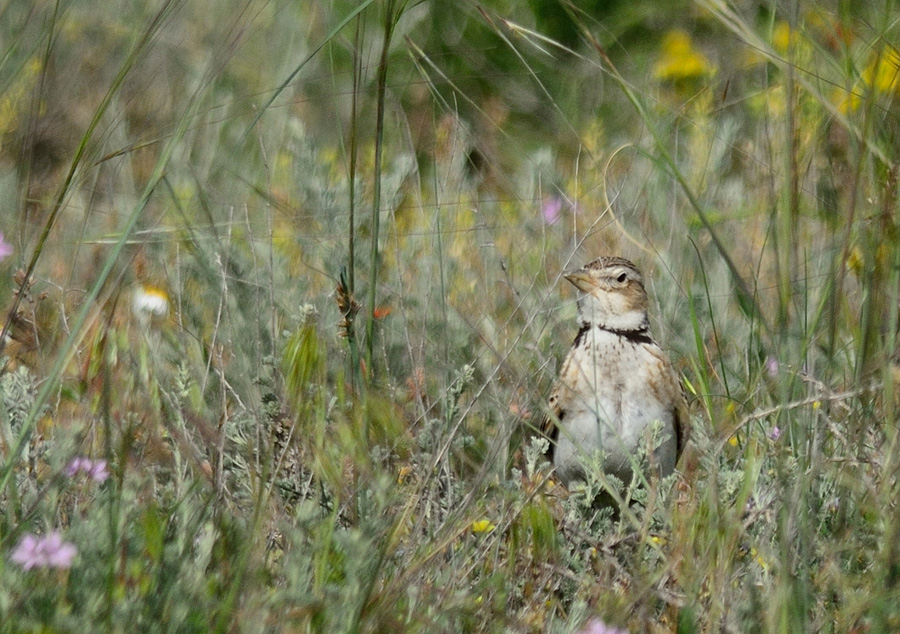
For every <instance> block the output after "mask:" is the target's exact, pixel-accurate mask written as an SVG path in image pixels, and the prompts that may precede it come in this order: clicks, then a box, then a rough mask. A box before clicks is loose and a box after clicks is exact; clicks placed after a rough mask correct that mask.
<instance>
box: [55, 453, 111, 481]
mask: <svg viewBox="0 0 900 634" xmlns="http://www.w3.org/2000/svg"><path fill="white" fill-rule="evenodd" d="M82 472H83V473H86V474H87V475H88V477H90V479H91V480H93V481H94V482H103V481H104V480H106V479H107V478H108V477H109V469H108V468H107V463H106V460H91V459H90V458H73V459H72V460H71V461H70V462H69V464H68V466H66V470H65V474H66V475H67V476H69V477H70V478H72V477H74V476H76V475H78V474H79V473H82Z"/></svg>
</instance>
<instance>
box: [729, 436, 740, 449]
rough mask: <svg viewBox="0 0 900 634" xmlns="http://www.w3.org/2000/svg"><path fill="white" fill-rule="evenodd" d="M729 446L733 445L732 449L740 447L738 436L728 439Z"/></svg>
mask: <svg viewBox="0 0 900 634" xmlns="http://www.w3.org/2000/svg"><path fill="white" fill-rule="evenodd" d="M728 444H729V445H731V446H732V447H737V446H738V439H737V435H734V436H732V437H731V438H729V439H728Z"/></svg>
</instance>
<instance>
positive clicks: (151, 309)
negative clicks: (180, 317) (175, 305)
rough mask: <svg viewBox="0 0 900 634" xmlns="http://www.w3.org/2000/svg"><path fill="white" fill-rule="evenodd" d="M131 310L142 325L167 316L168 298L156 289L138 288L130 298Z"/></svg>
mask: <svg viewBox="0 0 900 634" xmlns="http://www.w3.org/2000/svg"><path fill="white" fill-rule="evenodd" d="M131 310H132V311H134V314H135V316H136V317H137V318H138V321H140V322H141V323H142V324H146V323H147V322H148V321H150V320H152V319H162V318H163V317H165V316H166V315H168V314H169V297H168V296H167V295H166V294H165V293H164V292H163V291H161V290H159V289H158V288H153V287H152V286H139V287H138V288H137V289H135V291H134V295H133V296H132V298H131Z"/></svg>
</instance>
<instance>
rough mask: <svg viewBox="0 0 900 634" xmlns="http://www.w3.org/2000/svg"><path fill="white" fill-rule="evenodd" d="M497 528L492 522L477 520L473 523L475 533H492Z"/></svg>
mask: <svg viewBox="0 0 900 634" xmlns="http://www.w3.org/2000/svg"><path fill="white" fill-rule="evenodd" d="M495 528H497V527H496V526H494V524H493V523H492V522H491V520H477V521H475V522H472V532H473V533H490V532H491V531H492V530H494V529H495Z"/></svg>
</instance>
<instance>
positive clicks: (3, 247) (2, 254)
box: [0, 231, 13, 260]
mask: <svg viewBox="0 0 900 634" xmlns="http://www.w3.org/2000/svg"><path fill="white" fill-rule="evenodd" d="M12 254H13V247H12V245H11V244H10V243H9V242H7V241H6V239H5V238H4V237H3V232H2V231H0V260H5V259H6V258H8V257H9V256H11V255H12Z"/></svg>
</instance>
